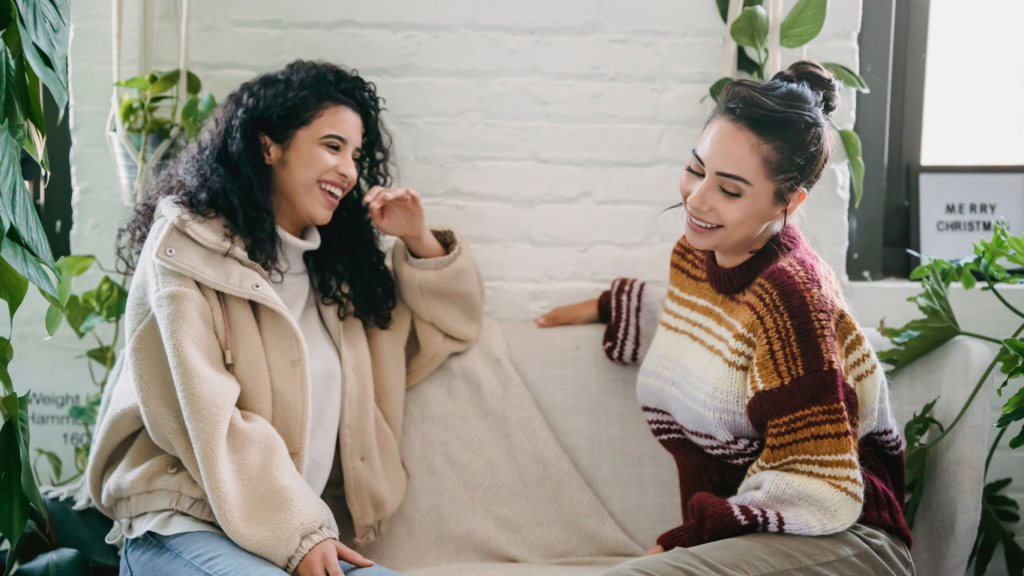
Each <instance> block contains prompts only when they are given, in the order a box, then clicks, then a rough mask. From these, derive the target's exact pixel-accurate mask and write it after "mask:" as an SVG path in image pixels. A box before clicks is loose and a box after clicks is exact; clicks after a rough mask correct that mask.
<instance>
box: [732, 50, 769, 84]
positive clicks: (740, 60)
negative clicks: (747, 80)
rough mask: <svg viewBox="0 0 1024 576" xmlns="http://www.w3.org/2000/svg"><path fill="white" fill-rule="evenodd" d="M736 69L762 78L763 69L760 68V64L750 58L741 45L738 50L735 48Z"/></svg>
mask: <svg viewBox="0 0 1024 576" xmlns="http://www.w3.org/2000/svg"><path fill="white" fill-rule="evenodd" d="M736 70H738V71H740V72H746V73H747V74H750V75H751V76H753V77H754V78H763V76H764V71H763V70H761V65H760V64H758V63H757V60H754V59H753V58H751V57H750V55H749V54H747V51H746V50H745V49H744V48H742V47H741V48H740V49H739V50H736Z"/></svg>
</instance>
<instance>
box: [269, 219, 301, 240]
mask: <svg viewBox="0 0 1024 576" xmlns="http://www.w3.org/2000/svg"><path fill="white" fill-rule="evenodd" d="M274 220H276V222H277V225H278V226H280V227H281V229H282V230H284V231H285V232H287V233H289V234H291V235H292V236H295V237H296V238H302V235H303V233H305V232H306V228H308V226H302V225H300V224H297V223H295V222H289V221H288V220H287V219H284V218H275V219H274Z"/></svg>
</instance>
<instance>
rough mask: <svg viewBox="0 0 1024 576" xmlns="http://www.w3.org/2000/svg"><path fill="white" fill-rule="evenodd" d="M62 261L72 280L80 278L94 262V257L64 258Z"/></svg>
mask: <svg viewBox="0 0 1024 576" xmlns="http://www.w3.org/2000/svg"><path fill="white" fill-rule="evenodd" d="M64 259H65V261H66V262H67V263H68V272H69V273H70V274H71V277H72V278H74V277H76V276H81V275H82V274H84V273H85V271H86V270H88V269H89V267H90V266H92V265H93V264H94V263H95V262H96V257H95V256H65V257H64Z"/></svg>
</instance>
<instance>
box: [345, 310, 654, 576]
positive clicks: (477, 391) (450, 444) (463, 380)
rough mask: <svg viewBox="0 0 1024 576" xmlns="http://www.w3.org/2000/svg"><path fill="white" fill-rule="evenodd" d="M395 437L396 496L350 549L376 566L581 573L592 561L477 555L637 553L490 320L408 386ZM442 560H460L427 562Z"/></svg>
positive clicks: (422, 573) (609, 556)
mask: <svg viewBox="0 0 1024 576" xmlns="http://www.w3.org/2000/svg"><path fill="white" fill-rule="evenodd" d="M401 448H402V455H403V458H404V460H405V464H406V467H407V468H408V470H409V475H410V477H411V482H410V485H409V491H408V493H407V494H406V497H405V501H404V502H403V503H402V507H401V508H400V509H399V510H398V513H397V514H396V515H395V516H394V517H393V518H392V519H391V520H390V521H389V522H388V524H387V526H386V528H385V531H384V533H383V535H382V536H381V537H380V539H378V541H377V542H374V543H373V544H370V545H368V546H366V547H365V548H363V549H361V550H360V552H362V553H363V554H364V555H365V556H366V557H368V558H371V559H372V560H374V561H375V562H378V563H380V564H381V565H382V566H386V567H388V568H391V569H392V570H397V571H401V572H403V573H405V574H407V576H428V575H433V574H452V573H457V574H473V573H478V572H481V571H483V572H486V573H487V574H504V573H506V572H507V573H509V574H541V573H545V574H547V573H551V574H562V573H564V574H583V573H585V572H586V573H594V572H593V571H592V570H585V569H579V568H577V569H572V568H568V567H567V568H565V569H562V570H559V569H557V568H552V569H547V568H542V567H541V566H530V567H528V566H524V565H522V564H520V565H518V566H517V565H508V566H507V567H505V568H501V567H497V566H489V567H487V568H486V569H484V567H483V566H479V564H480V563H494V562H501V563H529V564H540V565H552V564H574V565H588V564H589V565H601V566H609V565H613V564H617V563H619V562H622V561H624V560H626V559H627V557H633V556H638V555H640V554H642V553H643V552H644V550H643V549H642V548H641V547H640V546H639V545H638V544H636V543H635V542H633V541H632V540H631V539H630V538H629V537H627V536H626V534H625V533H624V532H623V531H622V530H621V529H620V528H619V526H618V525H617V524H616V523H615V521H614V520H613V519H612V517H611V516H610V515H609V513H608V511H607V510H606V509H605V507H604V506H603V505H602V504H601V502H600V501H598V499H597V497H596V496H595V495H594V493H593V492H592V491H591V489H590V488H589V487H588V486H587V485H586V483H585V482H584V480H583V478H582V477H581V476H580V474H579V472H577V471H576V468H575V467H574V466H573V465H572V463H571V462H570V460H569V457H568V456H567V455H566V453H565V452H564V451H563V450H562V448H561V447H560V446H559V445H558V443H557V441H556V440H555V437H554V435H553V434H552V433H551V430H550V428H549V427H548V424H547V423H546V422H545V420H544V418H543V416H541V413H540V411H539V410H538V409H537V406H536V404H535V403H534V400H533V397H532V396H531V395H530V393H529V391H528V390H527V388H526V385H525V384H523V382H522V380H520V378H519V376H518V374H516V371H515V369H514V368H513V367H512V363H511V362H510V360H509V353H508V349H507V348H506V345H505V340H504V338H503V336H502V334H501V329H500V327H499V326H498V324H497V323H496V322H495V321H494V320H491V319H486V320H485V322H484V326H483V330H482V331H481V333H480V338H479V341H478V342H477V344H476V345H475V346H474V347H473V348H471V349H470V350H468V351H467V352H464V353H462V354H459V355H456V356H452V357H451V358H450V359H449V360H447V361H446V362H445V363H444V364H443V365H442V366H441V367H440V368H439V369H438V370H437V371H436V372H434V373H433V374H432V375H431V376H430V377H429V378H427V379H426V380H425V381H423V383H421V384H419V385H418V386H416V387H415V388H413V389H411V390H410V391H409V393H408V396H407V399H406V406H405V431H404V433H403V435H402V443H401ZM449 564H463V566H459V567H448V568H445V569H437V568H435V569H430V568H428V567H437V566H442V565H449ZM469 564H477V566H471V565H469ZM417 568H422V569H421V570H415V569H417ZM481 569H482V570H481ZM453 570H454V572H453ZM600 572H601V571H600V570H598V571H596V573H600Z"/></svg>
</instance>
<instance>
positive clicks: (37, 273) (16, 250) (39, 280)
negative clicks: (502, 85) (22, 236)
mask: <svg viewBox="0 0 1024 576" xmlns="http://www.w3.org/2000/svg"><path fill="white" fill-rule="evenodd" d="M0 254H2V255H3V258H4V260H6V261H7V263H8V264H10V265H11V267H12V268H14V269H15V270H17V271H18V273H19V274H21V275H22V276H24V277H25V278H27V279H28V281H29V282H31V283H33V284H35V285H36V286H37V287H38V288H39V289H40V290H42V291H44V292H45V293H46V294H47V295H49V296H51V297H52V298H55V299H56V298H57V287H56V286H54V285H53V281H52V280H50V276H49V274H47V273H46V268H44V267H43V265H42V263H41V262H40V261H39V259H38V258H36V257H35V256H33V255H32V254H30V253H29V251H28V250H26V249H25V248H23V247H22V246H21V245H20V244H16V243H15V242H14V241H13V240H11V238H10V236H6V237H4V239H3V242H2V244H0Z"/></svg>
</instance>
